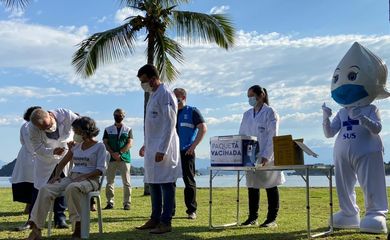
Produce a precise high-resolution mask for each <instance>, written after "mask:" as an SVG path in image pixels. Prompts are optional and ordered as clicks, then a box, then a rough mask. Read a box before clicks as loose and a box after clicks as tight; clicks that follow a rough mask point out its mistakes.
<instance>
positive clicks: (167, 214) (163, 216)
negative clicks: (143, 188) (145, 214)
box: [149, 183, 175, 225]
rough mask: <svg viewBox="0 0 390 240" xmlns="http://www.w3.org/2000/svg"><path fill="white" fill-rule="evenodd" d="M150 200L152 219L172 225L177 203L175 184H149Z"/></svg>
mask: <svg viewBox="0 0 390 240" xmlns="http://www.w3.org/2000/svg"><path fill="white" fill-rule="evenodd" d="M149 190H150V199H151V202H152V215H151V217H150V218H151V219H153V220H154V221H156V222H163V223H165V224H168V225H170V224H171V221H172V211H173V206H174V202H175V186H174V183H160V184H154V183H150V184H149Z"/></svg>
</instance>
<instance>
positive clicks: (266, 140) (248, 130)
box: [239, 104, 285, 188]
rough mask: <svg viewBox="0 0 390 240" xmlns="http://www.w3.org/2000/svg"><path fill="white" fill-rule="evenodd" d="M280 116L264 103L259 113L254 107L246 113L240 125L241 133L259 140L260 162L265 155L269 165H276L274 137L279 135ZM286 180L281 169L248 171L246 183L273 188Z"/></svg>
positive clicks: (252, 186) (251, 186)
mask: <svg viewBox="0 0 390 240" xmlns="http://www.w3.org/2000/svg"><path fill="white" fill-rule="evenodd" d="M278 128H279V117H278V115H277V113H276V112H275V110H274V109H273V108H271V107H269V106H268V105H267V104H264V105H263V107H262V108H261V110H260V111H259V112H257V113H255V112H254V108H251V109H249V110H248V111H246V112H245V113H244V116H243V117H242V121H241V126H240V131H239V134H240V135H247V136H255V137H257V141H258V142H259V146H260V152H259V154H258V156H257V159H258V162H260V161H261V158H262V157H264V158H266V159H268V161H269V162H268V164H267V166H273V165H274V152H273V142H272V138H273V137H274V136H276V135H277V133H278ZM284 182H285V178H284V174H283V172H281V171H250V172H249V171H248V172H246V185H247V187H248V188H272V187H275V186H277V185H280V184H283V183H284Z"/></svg>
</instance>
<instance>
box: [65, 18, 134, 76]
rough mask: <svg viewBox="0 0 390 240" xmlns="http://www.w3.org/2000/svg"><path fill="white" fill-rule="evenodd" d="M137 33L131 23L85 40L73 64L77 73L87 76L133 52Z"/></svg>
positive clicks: (76, 53) (75, 55) (74, 56)
mask: <svg viewBox="0 0 390 240" xmlns="http://www.w3.org/2000/svg"><path fill="white" fill-rule="evenodd" d="M135 33H136V31H134V30H133V28H132V27H131V25H130V24H124V25H122V26H120V27H117V28H114V29H111V30H108V31H105V32H100V33H95V34H94V35H92V36H91V37H89V38H87V39H85V40H83V41H82V42H81V43H80V44H79V46H80V48H79V49H78V50H77V51H76V52H75V53H74V55H73V59H72V65H73V66H74V67H75V70H76V73H77V74H79V75H81V76H82V77H84V78H86V77H89V76H91V75H93V74H94V73H95V71H96V69H97V68H98V67H99V66H100V65H104V64H107V63H111V62H114V61H117V60H120V59H122V58H124V57H125V56H127V55H129V54H131V53H133V51H134V44H135V40H136V39H135Z"/></svg>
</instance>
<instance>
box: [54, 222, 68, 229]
mask: <svg viewBox="0 0 390 240" xmlns="http://www.w3.org/2000/svg"><path fill="white" fill-rule="evenodd" d="M55 228H58V229H66V228H69V226H68V224H66V222H65V221H60V222H58V223H56V224H55Z"/></svg>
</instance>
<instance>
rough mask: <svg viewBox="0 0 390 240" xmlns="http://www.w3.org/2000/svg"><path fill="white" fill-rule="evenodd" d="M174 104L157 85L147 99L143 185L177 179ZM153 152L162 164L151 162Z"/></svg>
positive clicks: (173, 97)
mask: <svg viewBox="0 0 390 240" xmlns="http://www.w3.org/2000/svg"><path fill="white" fill-rule="evenodd" d="M176 121H177V100H176V98H175V96H174V95H173V93H172V92H171V91H170V90H169V89H168V88H167V87H166V86H165V85H164V84H161V85H160V86H159V87H158V88H157V90H156V91H155V92H153V93H152V94H151V95H150V98H149V102H148V104H147V106H146V115H145V139H144V146H145V156H144V168H145V173H144V181H145V182H146V183H171V182H176V179H177V178H178V177H179V176H181V166H180V152H179V137H178V136H177V133H176ZM157 152H161V153H164V154H165V156H164V160H163V161H161V162H155V156H156V153H157Z"/></svg>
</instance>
